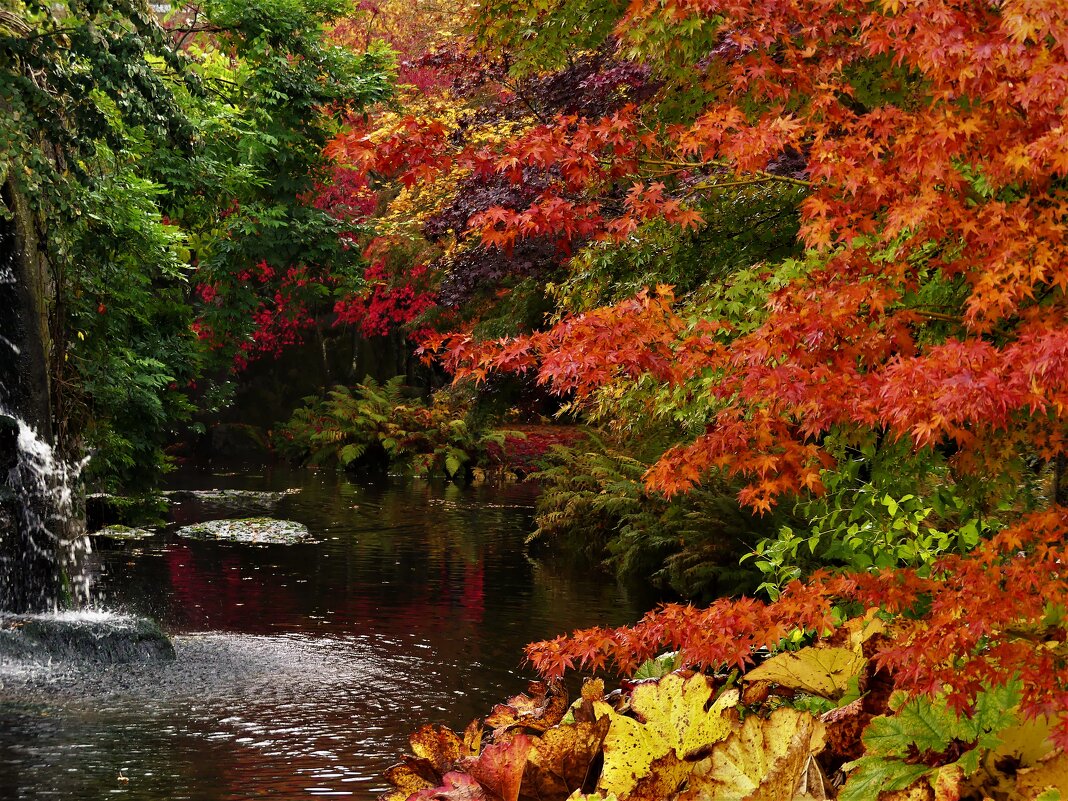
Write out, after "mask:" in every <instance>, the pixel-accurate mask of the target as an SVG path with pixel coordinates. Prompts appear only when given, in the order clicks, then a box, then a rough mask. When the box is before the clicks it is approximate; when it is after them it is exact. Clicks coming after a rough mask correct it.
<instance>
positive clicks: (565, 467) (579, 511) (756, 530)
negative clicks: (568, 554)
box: [528, 446, 774, 599]
mask: <svg viewBox="0 0 1068 801" xmlns="http://www.w3.org/2000/svg"><path fill="white" fill-rule="evenodd" d="M648 467H649V465H648V464H647V463H645V462H643V461H640V460H638V459H636V458H633V457H631V456H628V455H626V454H624V453H622V452H620V451H617V450H613V449H611V448H608V447H601V448H600V449H599V450H596V451H578V450H574V449H570V448H565V447H560V446H558V447H555V448H553V449H552V450H551V451H550V455H549V457H548V458H547V459H546V467H545V469H543V470H542V471H540V472H538V473H535V474H534V478H535V479H537V480H539V481H540V482H541V484H542V492H541V494H540V495H539V496H538V501H537V508H536V512H535V521H536V522H537V525H538V528H537V529H536V530H535V532H534V533H533V534H532V535H531V536H530V538H529V540H528V541H529V542H532V543H533V542H553V543H556V544H559V545H566V546H568V547H570V548H572V549H578V550H581V551H583V552H584V553H585V554H586V555H587V556H589V557H593V558H606V559H607V562H608V564H609V565H610V566H611V567H612V568H613V569H614V570H615V572H616V573H617V575H619V576H620V577H629V578H646V579H650V580H651V581H652V582H653V583H654V584H655V585H657V586H660V587H663V588H665V589H667V588H670V589H672V590H674V591H675V592H678V593H680V594H682V595H684V596H686V597H689V598H706V599H708V598H713V597H716V596H718V595H722V594H726V593H731V592H739V591H748V590H751V589H752V587H753V585H754V584H755V581H754V572H753V571H752V570H745V569H741V568H738V567H737V563H738V559H739V555H740V553H741V552H742V551H743V550H744V548H745V547H751V544H752V543H753V542H754V541H755V540H756V538H757V537H759V536H760V535H761V533H762V532H766V531H768V530H770V528H771V527H772V526H773V525H774V523H773V522H772V521H771V520H770V519H769V520H763V519H760V518H757V517H755V516H753V515H751V514H749V513H747V512H746V511H744V510H742V509H741V508H740V507H739V506H738V504H737V502H736V501H735V500H734V498H733V493H732V492H731V491H730V490H729V489H728V488H726V487H723V486H717V485H714V484H708V485H703V486H701V487H699V488H697V489H694V490H692V491H690V492H687V493H685V494H680V495H677V496H675V497H673V498H671V499H670V500H668V499H665V498H664V497H662V496H660V495H654V494H650V493H649V492H648V491H647V490H646V488H645V485H644V483H643V480H642V478H643V476H644V474H645V471H646V470H647V469H648Z"/></svg>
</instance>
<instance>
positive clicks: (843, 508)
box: [745, 435, 1040, 599]
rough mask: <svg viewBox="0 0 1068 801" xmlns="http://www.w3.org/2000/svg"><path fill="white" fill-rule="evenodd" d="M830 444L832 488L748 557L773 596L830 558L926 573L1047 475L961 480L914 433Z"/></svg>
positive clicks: (1019, 503) (1021, 508) (1034, 497)
mask: <svg viewBox="0 0 1068 801" xmlns="http://www.w3.org/2000/svg"><path fill="white" fill-rule="evenodd" d="M826 444H827V447H828V449H829V450H831V451H832V452H834V453H836V455H837V457H838V461H837V464H836V466H835V468H834V469H833V470H824V471H823V473H822V480H823V489H824V491H823V492H822V493H821V494H820V495H818V496H809V497H806V498H804V499H802V500H801V501H800V502H799V503H798V504H797V506H796V508H795V510H794V514H795V516H796V517H797V518H798V519H799V520H803V521H805V524H804V525H803V526H783V527H782V528H780V529H779V531H778V532H777V535H776V536H775V537H773V538H769V539H766V540H762V541H761V542H759V543H758V544H757V546H756V548H755V549H754V550H753V551H752V552H751V553H750V554H747V555H746V557H745V559H752V560H754V564H755V566H756V567H757V568H758V569H759V570H760V571H761V573H763V574H764V579H765V580H764V582H763V583H762V584H761V585H760V588H759V589H760V590H761V591H762V592H765V593H766V594H768V595H769V596H770V597H771V598H773V599H774V598H777V597H778V595H779V592H780V590H781V589H782V588H783V587H784V586H785V585H786V584H788V583H789V582H790V581H793V580H794V579H797V578H801V577H802V576H804V575H805V574H806V573H807V572H809V571H810V570H812V569H815V568H816V567H819V566H824V565H839V566H845V567H848V568H850V569H853V570H870V569H873V568H894V567H917V568H920V570H921V573H923V574H926V571H927V570H928V569H929V568H930V566H931V565H932V563H933V562H934V561H935V560H936V559H937V558H938V557H940V556H942V555H944V554H947V553H967V552H968V551H970V550H971V549H973V548H974V547H975V546H976V545H977V544H978V543H979V541H980V539H982V538H986V537H989V536H991V535H992V534H994V533H996V532H997V531H998V530H999V529H1000V528H1001V527H1002V526H1003V525H1004V524H1005V523H1006V522H1007V521H1009V520H1011V519H1012V518H1013V516H1015V515H1018V514H1019V513H1021V512H1026V511H1028V510H1030V509H1033V508H1035V507H1036V505H1037V504H1038V502H1039V501H1040V496H1039V494H1038V490H1037V486H1038V483H1039V481H1040V476H1039V475H1038V474H1032V475H1031V476H1030V478H1029V479H1028V480H1026V481H1024V482H1023V483H1020V484H1016V483H1014V484H1013V485H1012V487H1011V488H1010V487H1008V486H1006V485H1003V484H1000V483H997V482H976V481H974V480H972V481H966V480H964V479H962V478H959V477H957V476H955V475H954V473H953V471H952V469H951V467H950V465H949V464H948V461H947V460H946V459H945V458H943V457H941V456H940V455H939V454H937V453H933V454H932V453H927V454H923V455H918V454H914V453H913V452H912V451H911V449H910V447H909V444H908V443H907V442H904V441H902V442H880V441H879V440H878V439H869V440H867V441H863V442H855V441H851V437H849V436H845V435H842V436H839V437H838V438H837V441H836V440H835V438H828V439H827V442H826ZM1007 491H1011V492H1012V494H1011V496H1010V495H1009V494H1008V492H1007Z"/></svg>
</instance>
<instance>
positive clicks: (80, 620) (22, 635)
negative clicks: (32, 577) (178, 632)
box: [0, 611, 174, 665]
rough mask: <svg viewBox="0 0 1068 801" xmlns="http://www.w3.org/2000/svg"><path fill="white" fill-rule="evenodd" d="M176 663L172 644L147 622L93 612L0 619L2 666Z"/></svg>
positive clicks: (161, 631)
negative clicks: (77, 663)
mask: <svg viewBox="0 0 1068 801" xmlns="http://www.w3.org/2000/svg"><path fill="white" fill-rule="evenodd" d="M173 659H174V646H173V645H172V644H171V641H170V640H169V639H168V638H167V635H166V634H164V633H163V630H162V629H161V628H160V627H159V625H158V624H157V623H156V622H155V621H153V620H149V619H148V618H140V617H131V616H128V615H119V614H114V613H109V612H93V611H85V612H58V613H54V614H37V615H11V614H0V665H5V664H12V663H20V664H25V663H31V664H41V665H47V664H52V663H56V662H104V663H119V662H160V661H171V660H173Z"/></svg>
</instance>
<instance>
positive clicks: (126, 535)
mask: <svg viewBox="0 0 1068 801" xmlns="http://www.w3.org/2000/svg"><path fill="white" fill-rule="evenodd" d="M92 535H93V536H94V537H107V538H108V539H112V540H147V539H148V538H149V537H154V536H156V532H154V531H151V530H149V529H147V528H136V527H130V526H120V525H119V524H117V523H116V524H114V525H111V526H104V527H103V528H102V529H100V530H99V531H94V532H92Z"/></svg>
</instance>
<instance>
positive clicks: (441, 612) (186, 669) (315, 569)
mask: <svg viewBox="0 0 1068 801" xmlns="http://www.w3.org/2000/svg"><path fill="white" fill-rule="evenodd" d="M227 487H230V488H235V489H245V490H256V491H264V490H274V491H281V490H284V489H291V488H293V487H299V488H300V492H299V493H291V494H288V495H285V496H281V497H280V499H279V500H278V502H277V506H276V509H275V516H277V517H283V518H287V519H292V520H296V521H298V522H301V523H304V524H306V525H308V527H309V529H311V532H312V534H313V536H314V537H315V539H316V543H315V544H300V545H289V546H249V545H231V544H224V543H214V542H197V541H189V540H183V539H179V538H177V537H175V536H174V534H173V530H174V527H176V526H177V525H180V524H188V523H192V522H197V521H200V520H208V519H215V518H221V517H232V516H241V515H242V514H254V515H259V514H263V511H264V510H263V502H264V500H263V497H262V496H254V495H250V494H246V495H245V496H244V498H243V499H242V498H238V499H226V498H219V497H217V496H216V497H211V496H208V497H203V496H201V497H199V498H198V497H197V496H195V495H194V496H191V495H188V494H182V495H179V496H177V497H180V498H182V501H181V503H180V504H176V505H175V507H174V510H173V517H174V523H175V525H174V526H172V527H171V528H170V529H169V530H168V531H166V532H163V533H161V534H160V535H158V536H157V537H154V538H153V539H151V540H146V541H137V542H132V541H131V542H107V541H103V540H101V541H99V542H98V543H97V551H98V552H97V554H96V559H97V562H96V570H97V573H98V576H97V586H98V587H99V589H100V591H101V592H102V593H103V597H104V598H105V599H106V601H105V604H106V606H108V607H109V608H112V609H122V610H125V611H127V612H130V613H134V614H148V615H152V616H154V617H156V618H157V619H160V620H161V621H162V622H163V624H164V626H165V627H166V628H167V629H168V630H169V631H170V632H172V633H173V634H174V635H175V636H174V641H175V648H176V651H177V656H178V658H177V660H176V662H174V663H170V664H158V665H152V664H141V665H120V666H109V667H104V668H99V667H98V668H93V669H91V670H75V669H71V668H69V667H62V666H52V667H50V668H44V669H43V668H35V669H28V668H25V667H22V668H18V667H12V666H7V667H6V668H0V684H2V687H0V799H7V798H11V799H38V798H40V799H45V798H64V799H65V798H70V799H87V800H88V799H96V798H110V797H121V798H133V799H196V800H200V799H203V800H204V801H209V800H212V801H214V800H215V799H219V800H220V801H221V800H223V799H226V800H230V799H254V798H274V799H299V798H311V797H318V796H340V797H356V798H372V797H375V796H376V795H377V794H378V793H380V792H381V791H382V790H384V789H385V787H384V784H383V780H382V778H381V773H382V771H383V770H384V768H385V767H387V766H388V765H389V764H391V763H392V762H393V761H395V759H396V756H397V755H398V754H399V753H400V752H401V751H403V750H404V749H405V745H406V738H407V735H408V733H410V732H411V731H412V730H413V729H414V728H416V727H417V726H418V725H419V724H421V723H423V722H442V723H446V724H449V725H452V726H454V727H462V726H463V725H465V724H466V723H467V721H469V720H470V719H471V718H474V717H476V716H479V715H482V714H485V713H486V712H487V711H488V709H489V708H490V707H491V706H492V704H493V703H495V702H497V701H499V700H501V698H502V697H503V696H504V695H506V694H509V693H514V692H517V691H520V690H522V689H523V688H524V686H525V682H526V680H527V679H528V678H529V671H526V670H523V669H522V667H521V665H520V662H521V660H522V647H523V645H524V644H525V643H527V642H530V641H531V640H535V639H539V638H543V637H547V636H553V635H555V634H557V633H560V632H561V631H566V630H569V629H572V628H575V627H580V626H588V625H594V624H600V623H609V624H617V623H624V622H629V621H632V620H634V619H636V618H637V616H638V615H639V613H640V609H641V607H642V605H643V603H644V600H645V599H639V598H634V597H632V596H630V595H628V594H627V593H626V592H625V591H624V590H623V589H621V588H620V587H618V586H616V585H615V584H614V583H613V582H612V581H610V580H606V579H604V578H603V577H593V576H590V575H589V574H588V573H587V572H586V571H584V570H582V569H581V568H576V567H570V566H568V565H565V564H559V563H546V562H537V561H533V560H530V559H528V558H527V557H526V556H525V555H524V552H523V548H522V542H523V538H524V537H525V536H526V534H527V533H528V532H529V531H530V530H531V520H530V515H531V506H532V500H533V494H532V490H531V488H529V487H523V486H519V487H513V488H508V489H505V490H489V489H484V490H466V491H464V490H460V489H458V488H456V487H454V486H452V485H433V484H428V483H426V482H421V481H413V480H404V479H390V480H388V481H385V482H382V483H379V484H375V485H365V486H361V485H357V484H353V483H350V482H348V481H347V480H345V479H344V478H340V477H337V476H335V475H334V474H332V473H329V474H327V473H321V474H316V473H303V472H302V473H284V472H277V473H272V474H267V475H263V476H247V475H241V474H238V475H232V476H219V475H211V474H207V473H200V474H198V473H187V474H186V475H183V476H180V477H179V478H178V479H177V482H176V488H179V489H184V490H198V489H216V488H227ZM242 503H244V504H246V506H245V508H242V507H241V504H242Z"/></svg>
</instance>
